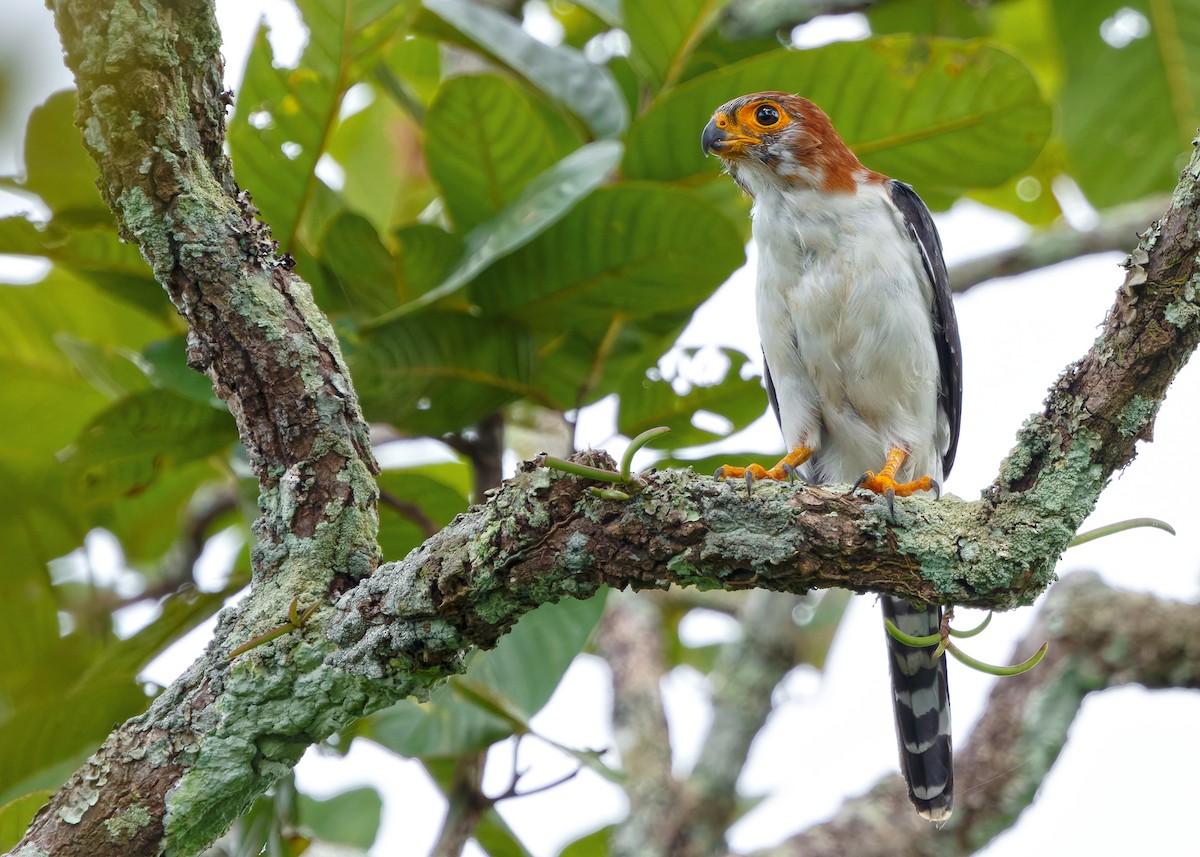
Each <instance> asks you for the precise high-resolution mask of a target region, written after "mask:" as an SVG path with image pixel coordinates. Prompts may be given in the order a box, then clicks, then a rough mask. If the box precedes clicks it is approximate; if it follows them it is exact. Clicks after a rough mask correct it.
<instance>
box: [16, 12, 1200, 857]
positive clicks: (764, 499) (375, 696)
mask: <svg viewBox="0 0 1200 857" xmlns="http://www.w3.org/2000/svg"><path fill="white" fill-rule="evenodd" d="M51 6H52V8H53V10H54V13H55V16H56V19H57V24H58V28H59V32H60V33H61V35H62V39H63V44H64V47H65V48H66V57H67V62H68V65H69V66H70V67H71V69H72V71H73V72H74V73H75V76H76V82H77V87H78V90H79V105H80V106H79V116H78V125H79V126H80V128H81V129H82V130H83V133H84V139H85V142H86V145H87V146H88V149H89V151H90V152H91V153H92V155H93V157H94V158H95V160H96V162H97V164H98V165H99V168H100V174H101V189H102V192H103V194H104V197H105V199H106V200H107V201H108V203H109V205H110V206H111V207H112V209H113V211H114V213H115V215H116V217H117V220H118V223H119V225H120V229H121V232H122V234H123V235H124V236H125V237H126V238H127V239H128V240H131V241H135V242H136V243H137V244H138V246H139V247H140V248H141V250H142V253H143V255H144V256H145V258H146V259H147V261H148V262H149V263H150V265H151V267H152V268H153V270H154V272H155V275H156V276H157V278H158V280H159V282H160V283H161V284H162V285H163V287H164V288H165V289H166V290H167V292H168V294H169V295H170V297H171V299H172V301H174V303H175V305H176V307H177V308H178V310H179V312H180V313H181V315H182V316H183V317H184V318H185V319H186V320H187V323H188V326H189V330H190V343H191V347H190V361H191V363H192V365H193V366H195V367H196V368H198V369H201V370H202V371H204V372H206V373H207V374H208V376H209V377H210V378H211V379H212V380H213V384H214V387H215V389H216V390H217V392H218V394H219V395H221V396H222V397H223V398H224V399H225V401H226V402H227V403H228V404H229V407H230V410H231V412H232V413H233V415H234V417H235V418H236V420H237V425H238V430H239V433H240V435H241V438H242V441H243V443H244V444H245V446H246V449H247V450H248V452H249V454H250V460H251V463H252V465H253V467H254V469H255V472H256V473H257V475H258V478H259V482H260V508H261V512H262V514H261V517H260V518H259V520H258V522H257V523H256V526H255V531H256V535H257V543H256V545H255V546H254V549H253V554H252V558H253V585H252V587H251V594H250V596H249V597H248V598H247V599H246V600H245V601H244V602H243V603H242V604H241V605H239V606H238V607H236V608H233V609H230V610H226V611H224V612H223V613H222V614H221V618H220V621H219V623H218V628H217V632H216V638H215V639H214V641H213V643H212V644H211V645H210V647H209V649H208V650H207V652H206V653H205V654H204V656H203V657H202V658H201V659H200V660H198V661H197V662H196V663H195V664H194V665H193V666H192V667H191V668H190V669H189V670H188V671H187V672H186V673H185V675H184V676H182V677H181V678H180V679H179V680H178V681H177V682H175V683H174V684H172V685H171V687H169V688H167V689H166V690H165V691H164V692H163V693H162V694H161V695H160V696H159V697H158V698H157V699H156V700H155V701H154V703H153V704H152V705H151V707H150V709H149V710H148V711H147V712H146V713H145V714H143V715H141V716H139V717H136V718H133V719H132V720H130V721H128V722H127V723H125V724H123V725H122V726H120V727H118V728H117V729H116V730H115V731H114V732H113V733H112V735H110V736H109V738H108V739H107V740H106V741H105V743H104V744H103V745H102V746H101V747H100V749H99V750H98V751H97V752H96V754H95V755H93V756H92V757H91V758H90V759H89V760H88V761H87V763H86V764H85V765H84V766H83V767H82V768H80V770H79V771H77V772H76V773H75V774H74V775H73V776H72V777H71V779H70V780H69V781H68V782H67V783H66V785H64V787H63V788H62V789H61V790H60V791H59V792H58V794H56V795H55V797H54V798H53V799H52V800H51V802H50V803H49V804H48V805H47V806H46V807H45V808H43V810H42V811H41V812H39V814H38V816H37V817H36V818H35V819H34V821H33V823H32V824H31V826H30V828H29V830H28V831H27V833H26V836H25V837H24V839H23V840H22V841H21V843H19V844H18V846H17V848H16V853H19V854H21V855H25V857H30V856H31V855H35V854H49V853H54V854H59V855H70V854H81V855H82V854H87V855H109V854H112V855H117V854H121V855H128V854H157V853H172V854H193V853H196V852H198V851H200V850H201V849H202V848H203V847H204V846H206V845H207V844H208V843H210V842H212V841H213V840H214V839H215V838H216V837H217V836H219V835H220V834H221V833H222V832H223V831H224V830H225V829H227V828H228V826H229V825H230V823H231V822H232V821H233V820H234V819H235V818H237V817H238V815H240V814H241V813H242V812H244V811H245V810H246V809H247V808H248V807H249V806H250V804H251V802H252V801H253V800H254V798H255V797H257V796H258V795H260V794H261V793H262V792H263V791H265V790H266V789H267V788H268V787H269V786H270V785H271V783H272V782H274V781H275V780H276V779H277V778H278V777H279V776H281V775H282V774H284V773H286V772H287V771H288V770H289V769H290V768H291V767H292V766H293V765H294V764H295V762H296V761H297V760H298V759H299V757H300V755H301V754H302V753H303V752H304V750H305V748H306V747H307V746H309V745H310V744H311V743H313V742H315V741H318V740H321V739H322V738H324V737H326V736H328V735H329V734H331V733H332V732H334V731H336V730H338V729H341V728H344V727H345V726H346V725H348V724H349V723H351V722H352V721H353V720H355V719H357V718H359V717H361V716H363V715H366V714H369V713H371V712H372V711H376V710H378V709H380V708H382V707H384V706H386V705H388V704H390V703H392V702H393V701H395V700H397V699H400V698H403V697H405V696H415V697H417V698H418V699H422V698H425V697H426V696H427V695H428V693H429V692H430V691H431V690H432V689H433V688H434V687H435V686H437V685H438V684H439V683H440V682H442V681H444V680H445V678H446V677H447V676H449V675H452V674H454V673H456V672H459V671H461V670H462V668H463V665H464V662H465V657H466V655H467V654H468V653H469V652H470V651H471V650H472V649H473V648H475V647H490V646H493V645H495V643H496V641H497V640H498V639H499V638H500V636H501V635H503V634H504V633H505V632H506V631H507V630H508V629H509V628H511V626H512V624H513V623H514V622H515V621H516V620H517V619H518V618H519V617H520V616H521V615H522V614H523V613H525V612H527V611H529V610H531V609H533V608H534V607H536V606H537V605H539V604H542V603H544V602H546V601H555V600H557V599H559V598H563V597H579V598H583V597H587V596H589V595H591V594H592V593H593V592H595V590H596V589H597V588H598V587H599V586H601V585H609V586H614V587H619V588H624V587H630V588H633V589H644V588H665V587H667V586H669V585H672V584H680V585H693V586H700V587H707V588H713V587H721V588H731V589H732V588H745V587H748V586H756V587H761V588H767V589H775V590H782V591H787V592H793V593H801V592H804V591H807V590H809V589H813V588H821V587H829V586H841V587H845V588H848V589H851V590H854V591H857V592H865V591H875V592H887V593H889V594H892V595H898V596H902V597H906V598H910V599H914V600H917V601H924V602H945V603H961V604H969V605H975V606H990V607H997V608H1010V607H1015V606H1018V605H1022V604H1028V603H1030V602H1031V601H1032V600H1033V599H1034V598H1035V597H1036V596H1037V595H1038V594H1039V593H1040V592H1042V591H1043V590H1044V589H1045V588H1046V586H1048V585H1049V583H1050V582H1051V581H1052V580H1053V579H1054V566H1055V563H1056V561H1057V558H1058V556H1059V554H1060V553H1061V552H1062V550H1063V549H1064V548H1065V547H1066V546H1067V544H1068V542H1069V540H1070V539H1071V537H1072V536H1073V534H1074V533H1075V531H1076V529H1077V528H1078V527H1079V525H1080V523H1081V522H1082V521H1083V520H1084V518H1085V517H1086V516H1087V514H1088V513H1089V512H1090V511H1091V509H1092V507H1093V505H1094V503H1095V501H1096V498H1097V497H1098V496H1099V494H1100V492H1101V490H1102V489H1103V488H1104V486H1105V484H1106V483H1107V481H1108V479H1109V478H1110V477H1111V476H1112V474H1113V473H1114V472H1116V471H1117V470H1119V469H1120V468H1122V467H1124V466H1125V465H1126V464H1128V463H1129V461H1130V460H1131V459H1132V457H1133V455H1134V447H1135V444H1136V441H1137V440H1139V439H1148V438H1149V437H1150V432H1151V429H1152V426H1153V421H1154V415H1155V413H1156V411H1157V408H1158V405H1159V403H1160V402H1161V400H1162V397H1163V394H1164V392H1165V390H1166V387H1167V385H1168V383H1169V382H1170V380H1171V379H1172V378H1173V377H1174V375H1175V373H1176V372H1177V371H1178V370H1179V368H1180V367H1181V366H1182V365H1183V363H1184V362H1185V361H1186V359H1187V357H1188V356H1189V355H1190V353H1191V351H1192V350H1193V349H1194V348H1195V346H1196V343H1197V339H1198V338H1200V307H1198V306H1197V303H1198V298H1197V293H1196V288H1195V285H1194V282H1193V275H1194V274H1195V273H1196V254H1197V249H1198V247H1200V230H1198V229H1197V224H1196V199H1197V195H1198V193H1200V186H1198V178H1197V177H1198V176H1200V158H1197V157H1193V159H1192V161H1191V163H1190V164H1189V166H1188V168H1187V169H1186V170H1185V171H1184V174H1183V179H1182V180H1181V183H1180V186H1179V189H1178V191H1177V193H1176V196H1175V199H1174V202H1173V204H1172V206H1171V208H1170V210H1169V211H1168V212H1167V215H1166V217H1165V218H1164V219H1163V220H1162V221H1160V222H1159V223H1157V224H1155V225H1154V226H1153V227H1152V228H1151V229H1150V230H1148V231H1147V232H1146V233H1145V234H1144V235H1143V236H1142V242H1141V245H1140V246H1139V249H1138V250H1136V251H1135V252H1134V254H1133V256H1132V257H1131V265H1130V269H1129V273H1128V276H1127V277H1126V281H1125V285H1124V286H1123V287H1122V288H1121V290H1120V292H1119V294H1118V296H1117V302H1116V304H1115V305H1114V307H1113V310H1112V312H1111V313H1110V316H1109V319H1108V321H1107V323H1106V325H1105V328H1104V330H1103V332H1102V333H1101V335H1100V337H1099V338H1098V340H1097V341H1096V344H1095V345H1094V346H1093V348H1092V349H1091V351H1090V352H1089V353H1088V355H1086V356H1085V357H1084V358H1083V359H1082V360H1081V361H1079V362H1078V363H1076V364H1074V365H1072V366H1071V367H1069V368H1068V370H1067V371H1066V372H1065V373H1064V375H1063V376H1062V378H1061V379H1060V380H1059V382H1058V384H1057V385H1056V386H1055V387H1054V388H1053V389H1052V390H1051V393H1050V396H1049V398H1048V399H1047V402H1046V407H1045V409H1044V411H1043V412H1042V413H1041V414H1039V415H1037V416H1035V417H1034V418H1032V419H1031V420H1030V421H1029V422H1028V423H1027V424H1026V426H1025V427H1024V428H1023V429H1022V431H1021V434H1020V438H1019V443H1018V446H1017V447H1016V449H1014V451H1013V453H1012V454H1011V455H1010V456H1009V458H1008V459H1007V460H1006V461H1005V463H1004V465H1003V466H1002V468H1001V472H1000V474H999V476H998V478H997V480H996V482H995V483H994V484H993V485H992V486H991V487H990V488H989V489H988V490H987V491H986V492H985V494H984V497H983V499H981V500H977V501H974V502H964V501H962V500H959V499H957V498H953V497H947V498H943V499H942V500H941V501H939V502H933V501H931V500H927V499H917V500H911V499H910V500H899V501H897V503H896V511H895V514H894V515H891V514H889V513H888V511H887V509H886V508H885V507H884V506H883V505H882V504H881V503H879V502H877V501H875V500H874V499H869V498H863V497H857V496H851V495H850V494H849V493H848V491H847V489H846V488H845V487H841V488H838V487H833V488H829V487H799V488H793V487H792V486H787V485H758V486H755V488H754V489H753V491H752V492H750V495H749V496H747V491H746V489H745V487H744V486H738V485H727V484H723V483H718V482H714V481H713V480H712V479H710V478H707V477H701V476H697V475H695V474H691V473H682V472H667V473H655V474H650V475H648V476H645V477H644V478H642V479H641V480H640V482H639V485H638V486H637V487H636V489H635V490H633V491H631V493H632V497H631V499H629V500H628V501H614V500H609V499H603V498H600V497H596V496H593V495H592V494H591V493H590V492H589V490H588V489H589V487H591V484H592V483H589V482H588V481H586V480H583V479H579V478H576V477H562V476H557V475H555V474H553V473H551V472H550V471H548V470H547V469H545V468H544V467H538V466H536V465H533V464H528V465H526V466H525V467H524V468H523V469H522V471H521V473H519V474H518V475H517V477H516V478H515V479H513V480H511V481H510V482H509V483H507V484H506V485H505V486H504V487H503V488H502V489H501V490H499V491H498V492H496V493H494V494H493V495H491V496H490V497H489V498H488V499H487V502H486V503H484V504H483V505H480V506H476V507H474V508H473V509H472V510H471V511H470V512H468V513H466V514H464V515H462V516H460V517H459V518H458V519H457V520H456V521H455V522H454V523H452V524H451V525H450V526H448V527H447V528H446V529H445V530H443V531H442V532H440V533H438V534H437V535H436V536H434V537H433V538H431V539H429V540H428V541H427V542H426V543H425V544H424V545H423V546H422V547H421V548H419V549H417V550H416V551H413V552H412V553H411V554H410V555H409V556H408V557H406V558H404V559H403V560H401V561H398V562H393V563H388V564H384V565H380V564H379V562H380V556H379V551H378V547H377V544H376V525H377V521H376V509H375V504H376V498H377V490H376V487H375V483H374V480H373V478H372V475H373V473H374V472H375V470H376V465H375V462H374V459H373V458H372V455H371V451H370V448H369V445H368V443H367V427H366V424H365V423H364V421H363V419H362V415H361V413H360V411H359V407H358V403H357V399H356V397H355V394H354V390H353V386H352V384H351V382H350V378H349V375H348V374H347V372H346V369H345V366H344V364H343V361H342V358H341V352H340V349H339V346H338V342H337V339H336V337H335V335H334V333H333V331H332V329H331V328H330V326H329V324H328V322H327V320H326V319H325V318H324V316H323V315H322V314H321V313H320V311H319V310H318V309H317V307H316V306H315V305H314V304H313V302H312V299H311V294H310V291H309V289H308V287H307V285H306V284H305V283H304V282H303V281H302V280H300V279H299V278H298V277H297V276H296V275H295V274H294V273H293V272H292V271H291V266H290V262H289V261H288V260H287V259H286V258H285V259H280V258H278V257H276V255H275V244H274V242H273V241H271V239H270V237H269V233H268V230H267V227H266V226H265V225H263V224H262V223H260V222H259V221H258V220H257V219H256V217H255V211H254V208H253V205H252V204H251V202H250V199H249V197H248V196H247V195H246V194H245V193H244V192H241V191H240V190H239V189H238V188H237V186H236V184H235V183H234V180H233V176H232V171H231V168H230V164H229V162H228V160H227V158H226V157H225V155H224V154H223V151H222V142H223V140H224V133H225V127H224V110H225V108H226V106H227V104H228V102H229V96H228V93H225V92H223V91H222V90H221V62H220V54H219V48H220V38H219V34H218V32H217V27H216V23H215V20H214V17H213V10H212V5H211V3H210V2H207V0H142V2H140V3H138V4H133V3H131V2H129V0H51ZM585 458H588V459H589V460H590V461H591V463H593V464H606V463H607V465H608V466H609V467H611V461H609V460H607V459H606V457H604V456H602V455H594V454H593V455H591V456H585ZM313 606H315V612H313V613H312V614H311V617H310V618H309V619H308V621H307V622H305V623H299V624H301V625H302V627H300V628H294V629H292V631H291V632H290V633H287V634H285V635H283V636H280V637H277V638H276V639H273V640H271V641H269V642H265V643H262V644H261V645H256V646H255V647H253V648H251V649H249V650H248V651H246V652H244V653H243V654H240V655H239V656H238V657H236V658H232V659H231V658H230V653H231V652H232V651H233V650H234V649H235V648H236V647H238V646H241V645H243V644H245V643H247V642H248V641H254V640H255V639H256V638H258V637H260V636H261V635H263V634H264V633H266V632H268V631H270V630H272V629H275V628H279V627H281V625H284V624H286V623H287V622H288V618H289V610H291V611H292V612H293V613H295V612H300V611H302V610H305V609H306V608H308V607H313Z"/></svg>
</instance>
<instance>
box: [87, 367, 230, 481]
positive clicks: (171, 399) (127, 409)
mask: <svg viewBox="0 0 1200 857" xmlns="http://www.w3.org/2000/svg"><path fill="white" fill-rule="evenodd" d="M236 439H237V435H236V433H235V431H234V425H233V419H232V418H231V417H230V415H229V413H228V412H227V411H222V410H218V409H217V408H213V407H210V406H208V405H204V404H201V403H200V402H197V401H195V400H193V399H187V398H184V397H182V396H178V395H176V394H175V393H173V392H171V391H170V390H159V389H152V390H144V391H140V392H137V393H133V394H131V395H129V396H126V397H125V398H123V399H121V400H120V401H119V402H116V403H115V404H114V405H112V406H111V407H109V408H107V409H105V410H104V411H103V412H102V413H100V414H99V415H98V416H97V417H96V418H95V419H94V420H92V421H91V422H90V423H89V424H88V425H87V426H86V427H85V428H84V430H83V431H82V432H80V434H79V437H78V438H77V439H76V441H75V443H74V445H73V446H72V447H71V449H70V450H69V452H68V454H67V459H66V460H67V465H68V467H69V468H70V469H71V471H72V472H73V473H74V475H75V478H76V479H77V484H78V487H79V489H80V491H81V493H82V494H83V496H84V497H85V498H86V499H87V500H88V501H89V502H92V503H105V502H111V501H112V500H115V499H117V498H119V497H123V496H131V495H134V494H137V493H140V492H141V491H144V490H145V489H146V488H147V487H148V486H149V485H150V484H151V483H152V482H153V481H154V480H155V478H157V476H158V475H159V474H160V473H162V472H164V471H169V470H170V469H171V468H172V467H175V466H178V465H181V464H186V463H188V462H190V461H195V460H197V459H200V458H203V457H205V456H207V455H210V454H211V453H214V452H216V451H217V450H219V449H222V448H223V447H226V446H229V445H231V444H232V443H233V442H234V441H236Z"/></svg>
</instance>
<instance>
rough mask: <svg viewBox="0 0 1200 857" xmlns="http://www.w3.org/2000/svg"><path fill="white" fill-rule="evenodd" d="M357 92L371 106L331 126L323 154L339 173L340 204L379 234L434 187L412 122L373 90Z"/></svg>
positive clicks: (428, 198)
mask: <svg viewBox="0 0 1200 857" xmlns="http://www.w3.org/2000/svg"><path fill="white" fill-rule="evenodd" d="M414 41H416V42H420V43H421V44H426V45H430V46H431V47H433V48H434V49H435V51H436V48H437V45H436V44H435V43H433V42H430V41H429V40H428V39H414ZM396 44H397V45H405V44H409V42H407V41H404V40H398V41H397V43H396ZM435 55H436V54H435ZM358 91H359V92H364V93H367V94H369V95H371V103H370V104H368V105H367V106H366V107H364V108H363V109H361V110H359V111H357V112H355V113H353V114H352V115H350V116H347V117H346V118H344V119H343V120H342V121H341V122H339V123H338V124H337V125H336V127H335V128H334V130H333V133H332V135H331V136H330V139H329V143H328V145H327V147H326V151H327V152H328V153H329V155H330V156H331V157H332V158H333V159H334V160H335V161H336V162H337V163H338V165H340V166H341V168H342V170H343V173H344V175H345V180H344V182H343V184H342V188H341V193H340V197H341V200H342V202H343V203H344V204H345V205H346V206H347V207H349V208H350V209H351V210H352V211H354V212H356V213H358V214H361V215H363V216H364V217H366V218H367V219H369V220H370V221H371V223H373V224H374V226H375V229H376V230H377V231H378V232H379V233H380V234H381V235H382V234H386V233H387V232H388V231H389V230H391V229H392V228H393V227H394V226H396V225H397V224H400V223H407V222H410V221H412V220H413V219H415V218H416V217H417V216H418V215H419V214H420V213H421V212H422V211H423V210H424V209H425V208H426V207H427V206H428V205H429V203H430V202H432V201H433V199H434V197H436V196H437V189H436V188H435V187H434V185H433V182H432V181H431V180H430V178H429V173H428V171H427V170H425V169H424V165H423V164H422V161H421V128H420V125H419V124H418V123H417V120H416V119H414V118H413V116H412V114H411V113H409V112H408V111H407V110H405V109H404V108H403V107H401V106H400V105H398V104H396V102H395V101H394V100H392V99H391V98H388V97H386V96H385V95H384V94H383V93H382V92H381V91H380V90H379V88H378V87H377V86H376V87H373V88H370V89H368V85H367V84H359V88H358ZM422 109H423V108H422Z"/></svg>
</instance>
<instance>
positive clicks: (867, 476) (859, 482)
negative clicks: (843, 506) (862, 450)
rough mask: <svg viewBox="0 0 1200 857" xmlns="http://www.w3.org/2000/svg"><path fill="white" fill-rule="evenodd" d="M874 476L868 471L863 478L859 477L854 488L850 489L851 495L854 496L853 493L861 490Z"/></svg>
mask: <svg viewBox="0 0 1200 857" xmlns="http://www.w3.org/2000/svg"><path fill="white" fill-rule="evenodd" d="M872 475H873V474H872V473H871V471H869V470H868V471H867V472H866V473H864V474H863V475H862V476H860V477H858V479H857V480H855V482H854V487H852V488H851V489H850V493H851V494H853V493H854V492H855V491H857V490H858V489H859V488H861V487H863V485H864V484H865V483H866V481H867V480H868V479H870V478H871V476H872Z"/></svg>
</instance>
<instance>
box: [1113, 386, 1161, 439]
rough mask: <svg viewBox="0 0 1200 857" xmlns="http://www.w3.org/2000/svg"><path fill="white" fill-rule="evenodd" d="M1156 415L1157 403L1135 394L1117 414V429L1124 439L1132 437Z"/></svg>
mask: <svg viewBox="0 0 1200 857" xmlns="http://www.w3.org/2000/svg"><path fill="white" fill-rule="evenodd" d="M1157 413H1158V402H1156V401H1154V400H1153V399H1147V398H1145V397H1144V396H1138V395H1136V394H1135V395H1134V396H1133V397H1132V398H1131V399H1130V400H1129V401H1128V402H1127V403H1126V404H1125V407H1123V408H1121V411H1120V413H1118V414H1117V429H1118V430H1119V431H1120V432H1121V434H1122V435H1123V436H1124V437H1133V436H1135V435H1137V434H1138V433H1140V432H1141V430H1142V428H1143V427H1144V426H1145V425H1146V424H1147V423H1148V422H1150V421H1151V420H1152V419H1154V415H1155V414H1157Z"/></svg>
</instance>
